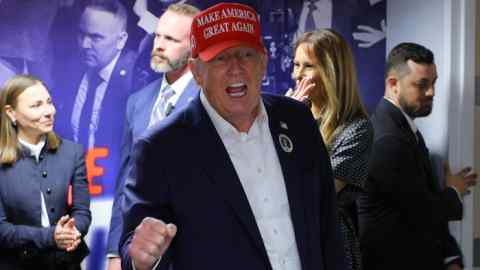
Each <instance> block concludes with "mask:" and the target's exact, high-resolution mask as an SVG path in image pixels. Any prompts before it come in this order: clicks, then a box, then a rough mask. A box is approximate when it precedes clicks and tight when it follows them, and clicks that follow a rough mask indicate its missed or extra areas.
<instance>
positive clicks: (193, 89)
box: [107, 77, 200, 254]
mask: <svg viewBox="0 0 480 270" xmlns="http://www.w3.org/2000/svg"><path fill="white" fill-rule="evenodd" d="M162 79H163V77H161V78H160V79H158V80H156V81H154V82H152V83H151V84H149V85H148V86H147V87H145V88H144V89H142V90H140V91H138V92H137V93H135V94H133V95H131V96H130V97H129V98H128V102H127V114H126V118H125V124H124V131H123V138H122V149H121V166H120V171H119V173H118V175H119V176H118V178H117V183H116V189H115V199H114V202H113V206H112V218H111V220H110V231H109V233H108V244H107V252H108V253H113V254H118V253H119V252H118V249H119V242H120V236H121V233H122V227H123V220H122V211H121V203H122V202H123V187H124V185H125V178H126V177H127V176H128V171H129V168H130V166H129V163H130V153H131V151H132V148H133V145H134V143H135V142H136V141H137V140H138V139H139V138H140V137H141V135H142V134H143V133H144V132H145V130H146V129H147V127H148V124H149V122H150V116H151V114H152V109H153V107H154V105H155V101H156V100H157V97H158V94H159V93H160V87H161V84H162ZM199 91H200V89H199V87H198V85H197V83H196V82H195V80H194V79H191V80H190V82H189V83H188V84H187V86H186V87H185V89H184V91H183V93H182V95H181V96H180V97H179V99H178V100H177V103H176V104H175V107H174V108H173V110H172V113H173V112H175V111H178V110H179V109H181V108H183V107H185V106H187V105H188V103H190V101H191V100H192V99H193V98H194V97H195V96H196V95H197V94H198V93H199Z"/></svg>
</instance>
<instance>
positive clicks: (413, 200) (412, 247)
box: [359, 99, 462, 270]
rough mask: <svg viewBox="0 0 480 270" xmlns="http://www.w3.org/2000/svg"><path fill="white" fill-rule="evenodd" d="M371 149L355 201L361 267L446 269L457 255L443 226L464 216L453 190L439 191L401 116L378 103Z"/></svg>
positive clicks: (452, 240)
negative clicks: (362, 187) (447, 260)
mask: <svg viewBox="0 0 480 270" xmlns="http://www.w3.org/2000/svg"><path fill="white" fill-rule="evenodd" d="M371 120H372V124H373V127H374V131H375V135H374V144H373V148H372V154H371V160H370V166H369V177H368V179H367V183H366V193H365V194H363V195H362V196H361V198H360V201H359V214H360V243H361V245H362V251H363V256H364V266H365V267H364V268H365V269H368V270H375V269H382V270H383V269H439V270H440V269H444V259H445V258H447V257H450V256H461V253H460V251H459V249H458V246H457V244H456V243H455V240H454V239H453V238H452V236H451V235H450V233H449V231H448V226H447V222H448V221H450V220H459V219H461V218H462V203H461V202H460V200H459V198H458V196H457V194H456V193H455V191H454V190H453V189H451V188H447V189H444V190H440V188H439V185H438V182H437V181H436V179H434V178H433V172H432V168H431V164H430V160H429V158H428V155H427V154H426V153H424V152H422V150H421V148H420V146H419V143H418V142H417V139H416V136H415V134H414V133H413V132H412V130H411V128H410V126H409V124H408V122H407V120H406V118H405V117H404V115H403V114H402V112H401V111H400V110H399V109H398V108H397V107H395V106H394V105H393V104H392V103H390V102H389V101H387V100H385V99H382V100H381V101H380V103H379V105H378V107H377V109H376V111H375V113H374V114H373V116H372V119H371Z"/></svg>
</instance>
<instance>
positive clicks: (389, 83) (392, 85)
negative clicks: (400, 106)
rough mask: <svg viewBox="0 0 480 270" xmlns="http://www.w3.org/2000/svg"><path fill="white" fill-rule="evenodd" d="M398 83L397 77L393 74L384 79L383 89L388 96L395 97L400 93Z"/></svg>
mask: <svg viewBox="0 0 480 270" xmlns="http://www.w3.org/2000/svg"><path fill="white" fill-rule="evenodd" d="M399 83H400V81H399V80H398V77H397V76H396V75H394V74H390V75H388V76H387V78H386V79H385V89H386V90H387V92H389V93H390V94H393V95H397V94H398V92H399V91H400V89H399Z"/></svg>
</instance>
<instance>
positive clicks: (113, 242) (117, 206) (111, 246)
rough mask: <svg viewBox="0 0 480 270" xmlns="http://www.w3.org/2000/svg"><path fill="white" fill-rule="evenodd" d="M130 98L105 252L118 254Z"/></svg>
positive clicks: (127, 164)
mask: <svg viewBox="0 0 480 270" xmlns="http://www.w3.org/2000/svg"><path fill="white" fill-rule="evenodd" d="M130 102H131V99H129V103H128V104H127V115H126V118H125V124H124V128H123V136H122V148H121V152H120V155H121V156H120V170H119V172H118V178H117V182H116V186H115V196H114V200H113V205H112V217H111V219H110V229H109V232H108V242H107V253H108V254H114V255H119V244H120V236H121V234H122V227H123V218H122V209H121V205H122V203H123V196H124V194H123V189H124V186H125V179H126V178H127V176H128V172H129V169H130V168H131V164H130V160H131V159H130V155H131V151H132V144H133V136H132V131H131V129H130V125H129V121H128V119H129V118H128V116H129V115H131V114H130V112H129V108H130Z"/></svg>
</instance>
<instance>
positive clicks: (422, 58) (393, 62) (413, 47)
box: [385, 42, 435, 78]
mask: <svg viewBox="0 0 480 270" xmlns="http://www.w3.org/2000/svg"><path fill="white" fill-rule="evenodd" d="M408 60H412V61H413V62H415V63H418V64H433V63H434V61H435V59H434V56H433V52H432V51H431V50H429V49H427V48H426V47H424V46H422V45H420V44H416V43H411V42H404V43H400V44H398V45H397V46H395V47H394V48H393V49H392V50H391V51H390V53H389V54H388V57H387V63H386V66H385V78H387V76H388V74H390V72H391V71H392V70H395V71H397V72H399V73H400V76H403V75H405V74H407V73H408V71H409V69H408V66H407V61H408Z"/></svg>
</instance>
